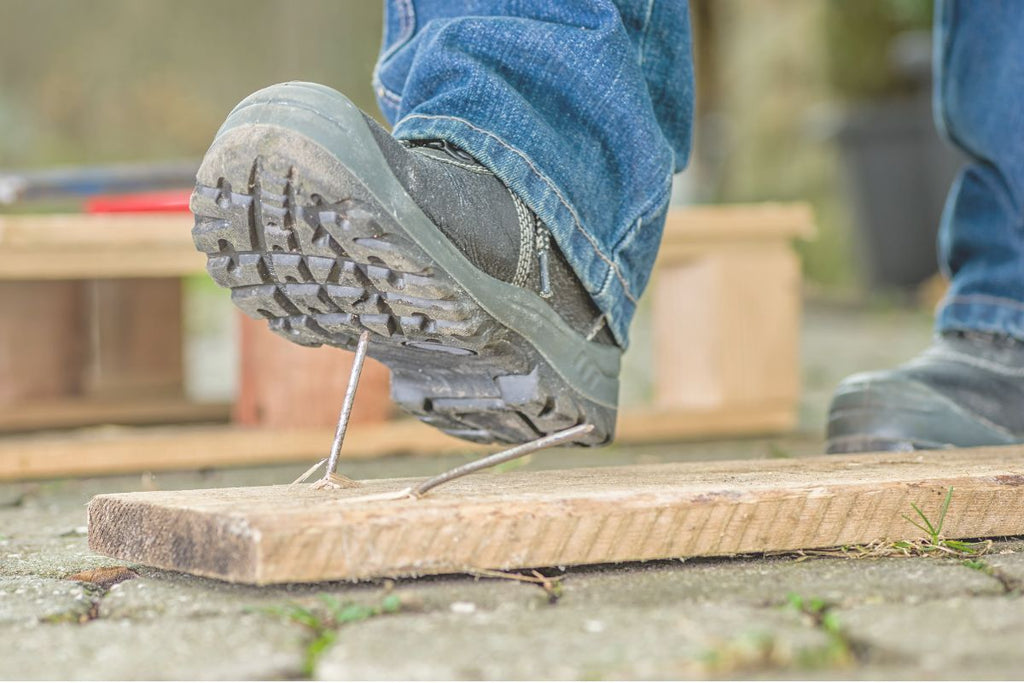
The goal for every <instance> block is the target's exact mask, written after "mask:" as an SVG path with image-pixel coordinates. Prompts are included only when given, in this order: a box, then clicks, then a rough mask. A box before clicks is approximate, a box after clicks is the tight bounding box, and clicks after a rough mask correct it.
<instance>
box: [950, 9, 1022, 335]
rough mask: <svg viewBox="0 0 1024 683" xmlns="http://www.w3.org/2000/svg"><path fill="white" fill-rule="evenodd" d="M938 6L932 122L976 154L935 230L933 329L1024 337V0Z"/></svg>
mask: <svg viewBox="0 0 1024 683" xmlns="http://www.w3.org/2000/svg"><path fill="white" fill-rule="evenodd" d="M935 9H936V13H935V69H936V79H935V105H934V109H935V120H936V125H938V127H939V130H940V131H942V132H943V133H945V134H946V136H947V137H948V138H949V139H950V140H951V141H952V142H953V143H954V144H955V145H956V146H957V147H959V148H960V149H961V150H963V151H964V152H965V153H966V154H967V155H968V157H969V158H970V163H969V164H968V165H967V166H966V167H965V168H964V169H963V170H962V171H961V172H960V174H959V176H958V177H957V179H956V181H955V182H954V183H953V188H952V189H951V190H950V193H949V198H948V199H947V201H946V208H945V211H944V213H943V218H942V225H941V226H940V230H939V261H940V264H941V265H942V268H943V270H944V272H945V273H946V274H947V275H949V277H950V290H949V294H948V295H947V297H946V299H945V300H944V301H943V303H942V305H941V307H940V309H939V312H938V317H937V320H936V325H937V328H938V329H939V330H940V331H946V330H979V331H985V332H995V333H1000V334H1008V335H1011V336H1013V337H1016V338H1017V339H1024V2H1020V1H1019V0H986V1H985V2H977V1H976V0H939V1H938V2H936V8H935Z"/></svg>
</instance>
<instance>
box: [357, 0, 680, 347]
mask: <svg viewBox="0 0 1024 683" xmlns="http://www.w3.org/2000/svg"><path fill="white" fill-rule="evenodd" d="M690 52H691V50H690V27H689V14H688V12H687V4H686V2H685V0H675V1H673V2H653V1H651V0H616V1H615V2H612V1H611V0H558V2H551V1H550V0H518V1H515V2H513V1H510V0H388V3H387V14H386V18H385V30H384V45H383V47H382V51H381V55H380V59H379V61H378V64H377V68H376V70H375V72H374V87H375V89H376V92H377V98H378V102H379V103H380V106H381V109H382V110H383V112H384V114H385V116H386V117H387V118H388V119H389V120H390V121H391V122H392V124H393V125H394V134H395V136H396V137H399V138H404V139H429V138H440V139H444V140H447V141H449V142H451V143H453V144H455V145H458V146H459V147H461V148H463V149H465V150H466V151H467V152H469V153H470V154H472V155H473V156H474V157H476V158H477V160H478V161H480V162H481V163H482V164H484V165H485V166H487V167H488V168H489V169H490V170H491V171H493V172H494V173H495V174H496V175H497V176H498V177H499V178H500V179H501V180H502V181H503V182H504V183H505V184H506V185H508V186H509V187H510V188H511V189H512V190H513V191H514V192H515V193H516V194H518V195H519V197H520V198H521V199H522V200H523V201H524V202H525V203H526V204H527V206H529V207H530V208H531V209H533V211H534V213H536V214H537V216H538V217H540V218H541V220H543V221H544V222H545V223H546V224H547V225H548V227H549V228H550V229H551V233H552V235H553V236H554V238H555V240H556V241H557V242H558V245H559V247H560V248H561V249H562V252H563V253H564V254H565V257H566V258H567V259H568V261H569V263H570V264H571V265H572V267H573V269H574V270H575V271H576V273H577V275H579V277H580V280H582V282H583V284H584V286H585V287H586V288H587V290H588V291H589V292H590V294H591V295H592V296H593V298H594V301H595V302H596V303H597V305H598V306H599V307H600V308H601V310H602V311H603V312H604V313H605V314H606V315H607V317H608V321H609V325H610V327H611V329H612V332H613V333H614V334H615V336H616V338H617V340H618V341H619V342H620V343H621V344H622V345H623V346H625V345H626V341H627V332H628V329H629V321H630V319H631V318H632V316H633V312H634V310H635V308H636V301H637V298H638V297H639V296H640V293H641V292H642V291H643V289H644V286H645V285H646V284H647V279H648V276H649V275H650V270H651V266H652V265H653V263H654V256H655V254H656V253H657V250H658V243H659V242H660V240H661V230H662V226H663V224H664V220H665V210H666V207H667V206H668V200H669V194H670V191H671V187H672V175H673V173H675V172H676V171H679V170H682V168H683V167H684V166H685V165H686V161H687V158H688V157H689V154H690V130H691V128H692V119H693V71H692V61H691V57H690Z"/></svg>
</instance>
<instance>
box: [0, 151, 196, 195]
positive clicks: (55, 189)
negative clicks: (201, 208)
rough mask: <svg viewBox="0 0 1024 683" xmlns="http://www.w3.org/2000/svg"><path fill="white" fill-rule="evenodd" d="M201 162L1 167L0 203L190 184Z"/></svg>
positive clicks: (186, 185) (192, 182)
mask: <svg viewBox="0 0 1024 683" xmlns="http://www.w3.org/2000/svg"><path fill="white" fill-rule="evenodd" d="M198 168H199V162H198V161H194V160H190V161H166V162H155V163H138V164H116V165H111V166H85V167H67V168H51V169H42V170H34V171H20V172H19V171H10V172H3V171H0V205H2V204H13V203H15V202H17V201H26V200H31V199H44V198H47V197H61V196H76V195H79V196H80V195H91V194H100V193H104V192H138V191H140V190H156V189H162V188H177V187H191V186H192V185H193V184H194V183H195V179H196V169H198Z"/></svg>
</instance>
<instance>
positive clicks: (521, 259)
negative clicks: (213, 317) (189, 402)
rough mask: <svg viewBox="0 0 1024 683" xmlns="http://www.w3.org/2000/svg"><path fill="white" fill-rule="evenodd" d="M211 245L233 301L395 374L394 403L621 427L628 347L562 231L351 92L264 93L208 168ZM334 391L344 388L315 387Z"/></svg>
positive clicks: (203, 223)
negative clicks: (389, 122) (619, 341)
mask: <svg viewBox="0 0 1024 683" xmlns="http://www.w3.org/2000/svg"><path fill="white" fill-rule="evenodd" d="M191 208H192V211H193V213H194V214H195V216H196V223H195V228H194V230H193V232H192V234H193V238H194V240H195V244H196V246H197V247H198V248H199V249H200V250H201V251H204V252H206V253H207V255H208V257H209V258H208V262H207V269H208V270H209V272H210V274H211V275H212V276H213V278H214V280H216V281H217V283H218V284H220V285H222V286H224V287H229V288H230V289H231V290H232V291H231V298H232V300H233V301H234V303H235V304H236V305H237V306H238V307H239V308H241V309H242V310H243V311H245V312H246V313H247V314H249V315H250V316H252V317H255V318H263V319H266V320H267V322H268V323H269V325H270V329H272V330H273V331H274V332H277V333H278V334H280V335H282V336H283V337H285V338H287V339H290V340H291V341H294V342H296V343H298V344H302V345H305V346H320V345H322V344H328V345H330V346H337V347H341V348H346V349H351V348H353V347H354V346H355V343H356V340H357V338H358V335H359V334H360V333H361V332H362V331H363V330H369V331H370V332H371V341H370V347H369V354H370V355H371V356H373V357H374V358H377V359H379V360H380V361H382V362H383V363H385V364H386V365H387V366H388V367H389V368H390V369H391V396H392V398H393V399H394V400H395V402H396V403H397V404H398V405H400V406H401V407H402V408H404V409H405V410H407V411H408V412H410V413H412V414H414V415H416V416H417V417H419V418H420V419H421V420H423V421H424V422H426V423H428V424H431V425H434V426H435V427H438V428H439V429H441V430H443V431H445V432H447V433H449V434H452V435H454V436H458V437H461V438H464V439H468V440H470V441H478V442H492V441H499V442H506V443H520V442H525V441H530V440H533V439H535V438H537V437H539V436H543V435H546V434H550V433H552V432H555V431H559V430H562V429H565V428H568V427H572V426H574V425H577V424H582V423H590V424H593V425H594V427H595V429H594V430H593V431H592V432H590V434H588V435H587V436H585V437H581V438H583V439H584V441H583V442H584V443H587V444H591V445H598V444H603V443H607V442H608V441H610V440H611V439H612V437H613V432H614V427H615V415H616V406H617V400H618V375H619V358H620V355H621V350H620V348H619V347H618V346H617V345H616V344H615V343H614V342H613V340H612V337H611V334H610V332H609V331H608V329H607V328H606V326H605V324H604V317H603V316H602V315H601V313H600V311H599V310H598V309H597V307H596V306H595V305H594V303H593V301H592V299H591V297H590V296H589V295H588V294H587V292H586V291H585V290H584V288H583V286H582V284H581V283H580V282H579V280H578V278H577V277H576V275H575V273H574V272H573V271H572V269H571V268H570V267H569V265H568V263H567V262H566V261H565V259H564V257H563V256H562V254H561V253H560V252H559V250H558V248H557V246H556V245H555V244H554V241H553V240H552V239H551V235H550V233H549V232H548V230H547V228H546V227H545V226H544V225H543V224H542V223H541V222H540V221H539V220H538V219H537V218H536V217H535V216H534V214H533V213H532V212H531V211H530V210H529V209H528V208H527V207H526V206H525V205H524V204H523V203H522V202H521V201H520V200H519V199H518V198H517V197H516V196H515V195H514V194H513V193H512V192H511V191H509V190H508V189H507V188H506V187H505V186H504V185H503V184H502V183H501V182H500V181H499V180H498V179H497V178H496V177H495V176H494V175H493V174H492V173H491V172H490V171H488V170H487V169H486V168H484V167H483V166H482V165H480V164H479V163H477V162H476V161H475V160H474V159H473V157H471V156H470V155H468V154H466V153H465V152H463V151H461V150H459V149H457V148H454V147H452V146H451V145H448V144H447V143H444V142H441V141H430V142H419V143H410V142H406V141H400V140H396V139H394V138H393V137H391V135H390V134H389V133H388V132H387V131H385V130H384V129H383V128H381V127H380V126H379V125H377V124H376V123H375V122H374V121H373V120H372V119H371V118H369V117H368V116H366V115H364V114H363V113H362V112H361V111H359V109H357V108H356V107H355V106H354V105H353V104H352V103H351V102H349V100H348V99H346V98H345V97H344V96H343V95H341V94H340V93H338V92H336V91H334V90H332V89H330V88H327V87H324V86H320V85H316V84H312V83H285V84H281V85H275V86H272V87H270V88H266V89H264V90H260V91H259V92H256V93H254V94H252V95H250V96H249V97H247V98H246V99H245V100H243V101H242V102H241V103H240V104H239V105H238V106H237V107H235V109H234V110H233V111H232V112H231V113H230V114H229V115H228V118H227V120H226V121H225V122H224V125H223V126H221V128H220V130H219V131H218V133H217V136H216V138H215V139H214V141H213V144H212V145H211V147H210V149H209V151H207V153H206V157H205V158H204V159H203V163H202V166H201V167H200V169H199V173H198V176H197V184H196V189H195V192H194V193H193V195H192V202H191ZM310 398H311V400H327V399H328V398H330V397H326V396H324V397H310Z"/></svg>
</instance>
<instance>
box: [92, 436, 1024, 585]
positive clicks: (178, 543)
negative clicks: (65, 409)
mask: <svg viewBox="0 0 1024 683" xmlns="http://www.w3.org/2000/svg"><path fill="white" fill-rule="evenodd" d="M411 483H413V482H412V480H396V479H390V480H376V481H364V482H362V486H360V487H358V488H355V489H338V490H319V491H317V490H312V489H311V488H309V487H308V486H296V487H287V486H272V487H258V488H236V489H214V490H201V491H152V492H144V493H123V494H111V495H103V496H97V497H96V498H94V499H93V500H92V502H91V503H90V504H89V545H90V547H91V548H92V549H93V550H94V551H96V552H99V553H102V554H105V555H109V556H111V557H114V558H117V559H119V560H123V561H128V562H139V563H143V564H147V565H152V566H156V567H162V568H164V569H172V570H178V571H184V572H189V573H193V574H198V575H201V576H208V577H214V578H218V579H224V580H228V581H235V582H241V583H250V584H272V583H281V582H291V581H328V580H342V579H367V578H372V577H399V576H418V575H426V574H440V573H449V572H460V571H466V570H468V569H515V568H524V567H545V566H561V565H581V564H593V563H605V562H624V561H635V560H653V559H663V558H676V557H694V556H713V555H731V554H735V553H757V552H769V551H785V550H797V549H803V548H821V547H828V546H835V545H842V544H853V543H868V542H870V541H873V540H877V539H909V538H918V537H919V536H920V531H919V530H918V529H916V528H914V527H913V526H912V525H911V524H910V523H909V522H908V521H907V520H906V519H905V518H904V517H903V515H904V514H913V510H912V507H911V504H916V505H917V506H918V507H920V508H921V509H922V510H923V511H924V512H925V513H926V514H929V515H931V516H932V519H933V520H937V518H938V513H939V509H940V506H941V505H942V502H943V499H944V498H945V496H946V494H947V491H948V490H949V488H950V487H953V491H954V492H953V496H952V505H951V507H950V509H949V512H948V514H947V516H946V519H945V527H944V529H943V532H944V534H945V535H946V536H947V537H949V538H977V537H988V536H1006V535H1016V534H1024V457H1022V449H1021V448H1018V447H1008V448H983V449H974V450H962V451H945V452H924V453H881V454H867V455H859V456H843V457H839V456H835V457H832V456H823V457H815V458H806V459H794V460H784V461H780V460H767V461H730V462H714V463H707V462H704V463H677V464H666V465H644V466H632V467H613V468H597V469H576V470H564V471H547V472H512V473H506V474H482V475H474V476H472V477H467V478H465V479H461V480H458V481H456V482H453V483H452V484H450V485H448V486H446V487H444V488H441V489H438V490H436V491H435V492H432V493H431V494H430V495H428V496H427V497H425V498H423V499H420V500H411V499H403V500H382V499H380V498H377V499H374V497H375V496H379V495H380V494H389V493H394V492H397V491H400V490H401V489H403V488H405V487H407V486H409V485H410V484H411Z"/></svg>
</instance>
